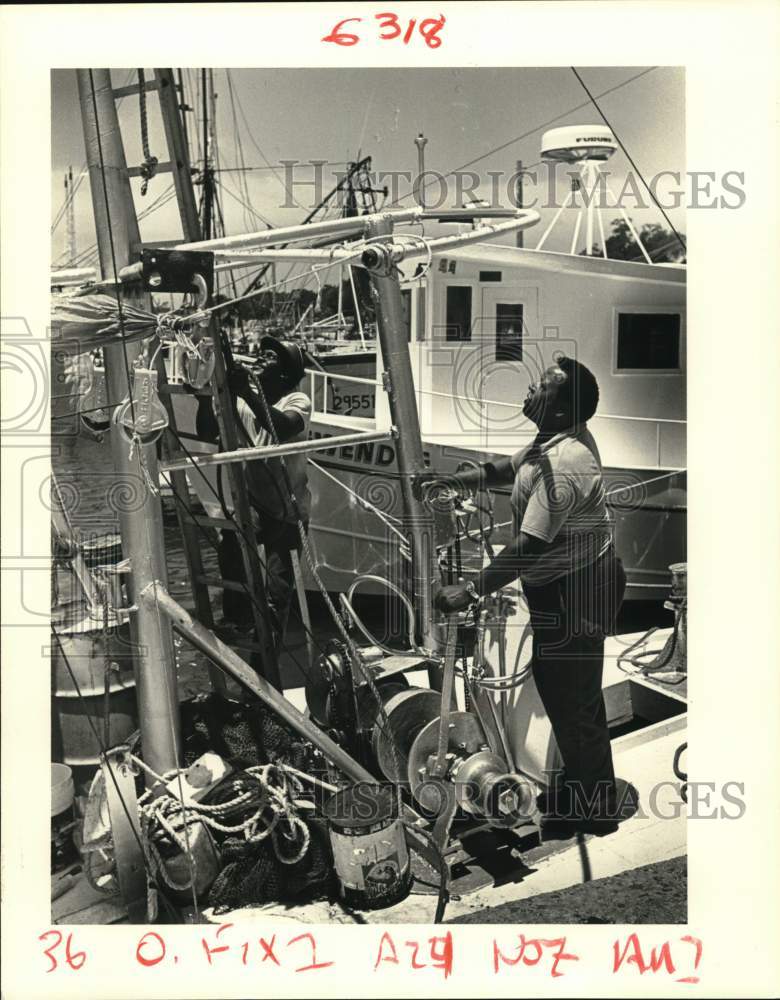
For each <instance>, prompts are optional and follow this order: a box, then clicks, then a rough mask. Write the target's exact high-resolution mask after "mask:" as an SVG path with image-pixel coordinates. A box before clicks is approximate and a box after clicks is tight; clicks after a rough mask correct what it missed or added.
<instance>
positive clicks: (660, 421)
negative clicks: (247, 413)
mask: <svg viewBox="0 0 780 1000" xmlns="http://www.w3.org/2000/svg"><path fill="white" fill-rule="evenodd" d="M306 374H307V375H309V376H310V377H311V382H310V385H311V398H312V404H313V405H314V400H315V386H316V381H315V379H316V378H320V379H321V380H322V387H323V389H322V400H321V407H320V408H319V409H317V408H314V409H313V412H314V413H321V414H323V415H327V414H328V412H329V411H328V408H327V407H328V385H329V379H331V378H337V379H338V380H339V381H340V382H353V383H355V384H356V385H370V386H372V387H373V388H375V389H382V388H383V386H382V383H381V382H378V381H377V380H376V379H373V378H361V377H360V376H357V375H341V374H337V373H335V372H326V371H320V370H318V369H315V368H307V369H306ZM416 392H417V393H419V394H421V395H423V396H434V397H439V398H442V399H449V400H453V401H455V402H459V403H468V404H469V405H474V404H477V405H478V406H479V407H481V408H483V409H484V408H486V407H488V406H501V407H505V408H509V409H513V410H522V408H523V404H522V403H508V402H506V401H504V400H500V399H484V398H480V399H477V398H476V397H473V396H461V395H458V394H457V393H453V392H439V391H437V390H435V389H419V388H416ZM358 416H359V414H358ZM365 419H366V420H373V417H368V416H367V417H366V418H365ZM592 419H593V420H614V421H628V422H631V423H650V424H655V452H656V464H657V465H658V467H659V468H660V467H661V451H662V431H663V428H664V427H665V426H677V427H685V425H686V424H687V420H681V419H677V418H673V417H639V416H632V415H630V414H625V413H596V414H595V415H594V416H593V418H592Z"/></svg>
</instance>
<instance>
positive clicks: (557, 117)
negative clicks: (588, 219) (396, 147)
mask: <svg viewBox="0 0 780 1000" xmlns="http://www.w3.org/2000/svg"><path fill="white" fill-rule="evenodd" d="M656 69H658V67H657V66H650V67H648V68H647V69H643V70H642V71H641V72H640V73H635V74H634V75H633V76H630V77H629V78H628V79H627V80H623V81H622V82H621V83H617V84H615V86H614V87H609V88H607V90H603V91H602V92H601V93H600V94H598V95H597V96H598V97H600V98H601V97H606V96H607V94H612V93H614V92H615V91H616V90H620V88H621V87H626V86H628V84H629V83H633V82H634V81H635V80H639V79H640V78H641V77H643V76H647V74H648V73H652V72H654V71H655V70H656ZM589 104H590V101H583V103H582V104H576V105H575V106H574V107H573V108H568V109H567V110H566V111H563V112H561V114H559V115H555V117H554V118H550V119H548V120H547V121H546V122H542V123H541V124H540V125H535V126H534V127H533V128H531V129H528V131H527V132H521V134H520V135H516V136H514V138H512V139H508V140H507V141H506V142H503V143H501V145H499V146H494V147H493V149H489V150H488V151H487V152H486V153H480V154H479V156H475V157H474V159H473V160H469V161H468V162H467V163H461V164H460V166H458V167H454V168H453V169H452V170H450V171H449V172H448V173H446V174H444V175H443V176H444V177H452V176H453V174H456V173H457V172H458V171H459V170H465V169H466V168H467V167H473V166H474V164H475V163H479V161H480V160H484V159H486V158H487V157H488V156H493V154H494V153H500V152H501V151H502V150H504V149H507V148H508V147H509V146H512V145H514V143H516V142H520V141H521V140H522V139H527V138H528V137H529V136H531V135H533V134H534V133H535V132H540V131H541V130H542V129H543V128H547V126H548V125H554V124H555V122H557V121H560V120H561V118H566V117H568V116H569V115H571V114H574V112H575V111H581V110H582V109H583V108H587V107H588V106H589ZM539 162H541V161H539ZM538 165H539V164H538V163H536V164H534V166H538ZM526 169H529V170H530V169H531V168H530V167H528V168H526ZM435 181H436V178H434V179H433V180H431V181H428V182H425V181H424V182H423V184H422V190H423V191H424V190H425V188H426V187H427V186H429V185H430V184H433V183H435ZM413 194H414V192H413V191H409V192H408V193H407V194H404V195H400V196H399V197H398V198H396V199H395V201H393V202H391V203H390V205H388V206H387V207H388V208H392V207H393V206H394V205H398V204H400V203H401V202H402V201H406V200H407V199H408V198H411V197H412V195H413Z"/></svg>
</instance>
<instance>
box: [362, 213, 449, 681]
mask: <svg viewBox="0 0 780 1000" xmlns="http://www.w3.org/2000/svg"><path fill="white" fill-rule="evenodd" d="M369 234H370V236H371V237H372V238H373V239H374V240H375V241H376V245H379V240H380V238H381V237H387V238H388V242H389V241H391V240H392V234H393V224H392V222H391V221H390V220H389V219H384V220H382V221H381V222H377V223H372V225H371V226H370V229H369ZM370 274H371V295H372V298H373V300H374V305H375V310H376V315H377V319H378V332H379V342H380V345H381V348H382V360H383V363H384V367H385V375H386V377H387V383H388V384H387V394H388V401H389V404H390V418H391V420H392V422H393V425H394V426H395V427H396V428H397V429H398V446H397V454H398V471H399V473H400V478H401V490H402V494H403V502H404V514H405V518H404V520H405V524H404V528H405V533H406V535H407V537H408V538H409V544H410V548H411V553H412V602H413V604H414V610H415V632H416V636H415V638H416V640H417V643H418V645H419V646H421V647H422V648H423V649H425V650H429V651H433V650H434V648H435V646H436V637H435V632H434V627H433V595H432V589H433V582H434V578H435V577H434V566H435V560H436V546H435V538H434V521H433V516H432V514H431V513H430V511H428V510H427V509H426V507H425V506H424V505H423V503H422V502H421V501H420V500H419V499H418V498H417V497H416V496H415V494H414V491H413V489H412V482H413V479H414V477H415V475H417V474H419V473H421V472H424V471H425V458H424V456H423V447H422V437H421V434H420V419H419V415H418V413H417V398H416V395H415V389H414V377H413V374H412V365H411V361H410V359H409V346H408V344H407V341H406V329H405V324H404V313H403V301H402V299H401V286H400V284H399V282H398V278H397V276H396V274H395V270H394V269H392V268H389V267H388V268H381V269H378V270H376V271H371V272H370ZM429 673H430V682H431V685H432V686H434V687H440V686H441V683H440V678H439V671H438V669H437V668H436V667H434V668H432V669H431V671H429Z"/></svg>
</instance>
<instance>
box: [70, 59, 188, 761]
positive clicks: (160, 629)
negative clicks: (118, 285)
mask: <svg viewBox="0 0 780 1000" xmlns="http://www.w3.org/2000/svg"><path fill="white" fill-rule="evenodd" d="M77 77H78V89H79V100H80V104H81V117H82V123H83V128H84V142H85V146H86V151H87V163H88V167H89V180H90V186H91V189H92V205H93V209H94V214H95V228H96V233H97V239H98V251H99V254H100V267H101V271H102V273H103V275H104V276H105V277H111V278H113V277H114V273H113V269H114V265H116V267H117V269H119V268H121V267H123V266H125V265H127V264H128V263H129V260H130V252H131V247H133V246H135V245H137V244H139V243H140V240H141V237H140V233H139V230H138V221H137V219H136V215H135V209H134V206H133V195H132V191H131V189H130V181H129V179H128V175H127V161H126V160H125V151H124V147H123V145H122V138H121V133H120V131H119V122H118V120H117V114H116V105H115V103H114V95H113V92H112V90H111V73H110V71H109V70H107V69H98V70H78V71H77ZM93 88H94V94H93ZM101 160H102V167H101ZM104 179H105V184H104ZM123 296H124V298H125V299H126V300H127V301H128V302H132V303H133V304H134V305H141V306H142V307H145V308H147V309H149V296H148V295H143V296H142V297H139V296H138V295H134V294H133V293H132V292H130V291H127V292H123ZM103 351H104V358H105V366H106V383H107V386H108V396H109V399H123V398H125V396H127V394H128V378H127V372H128V371H131V370H132V365H133V361H134V360H135V359H136V358H137V357H138V356H139V355H140V354H141V351H142V344H141V343H140V342H139V341H133V342H125V343H118V344H117V343H115V344H110V345H106V347H104V349H103ZM111 452H112V455H113V459H114V468H115V470H116V474H117V477H118V481H119V482H120V483H125V484H126V487H127V489H128V490H129V491H130V492H131V493H132V494H133V502H132V503H130V504H123V505H122V506H123V509H122V510H121V511H120V513H119V522H120V533H121V537H122V551H123V555H124V556H125V558H126V559H129V560H130V570H131V576H130V583H131V589H132V594H131V595H130V596H131V603H132V601H133V600H134V598H135V595H137V594H139V593H140V592H141V591H142V590H143V589H144V587H146V586H147V585H148V583H149V582H150V581H152V580H160V581H163V582H165V581H166V580H167V569H166V563H165V540H164V536H163V522H162V505H161V503H160V498H159V497H158V496H155V495H154V494H153V493H152V492H151V490H149V488H148V486H147V482H146V476H145V474H144V470H143V468H142V465H141V462H143V463H144V465H145V467H146V470H147V472H148V474H149V477H150V479H151V481H152V482H157V479H158V468H157V450H156V445H154V444H149V445H139V446H137V447H136V448H135V454H134V457H133V458H132V459H131V458H130V447H129V445H128V442H127V440H126V439H125V438H124V437H123V435H122V434H121V432H120V429H119V427H118V426H117V425H116V424H114V423H113V422H112V424H111ZM130 626H131V632H132V637H133V643H134V646H135V650H134V653H135V655H134V657H133V660H134V665H135V676H136V693H137V699H138V716H139V721H140V725H141V738H142V741H143V746H144V755H145V757H146V761H147V763H148V764H149V766H150V767H152V768H153V769H154V770H155V771H156V772H157V773H158V774H161V773H163V772H165V771H168V770H171V768H174V767H176V766H177V764H178V756H179V746H180V733H179V714H178V705H179V700H178V693H177V688H176V667H175V658H174V649H173V635H172V632H171V627H170V624H169V622H168V621H167V620H165V619H162V618H161V617H160V616H159V615H158V614H157V611H156V609H155V608H153V607H150V606H148V605H146V604H143V605H139V606H138V608H137V610H135V611H134V613H133V614H131V616H130Z"/></svg>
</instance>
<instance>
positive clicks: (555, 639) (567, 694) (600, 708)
mask: <svg viewBox="0 0 780 1000" xmlns="http://www.w3.org/2000/svg"><path fill="white" fill-rule="evenodd" d="M625 586H626V575H625V571H624V570H623V564H622V563H621V561H620V559H619V558H618V557H617V556H616V555H615V552H614V549H612V548H611V547H610V549H609V550H608V551H607V552H606V553H605V554H604V555H603V556H602V557H601V558H600V559H599V560H597V561H596V562H595V563H592V564H591V565H589V566H586V567H584V569H582V570H580V571H578V572H576V573H573V574H570V575H569V576H564V577H561V578H559V579H557V580H554V581H552V582H551V583H548V584H544V585H541V586H529V585H525V584H524V586H523V591H524V593H525V596H526V599H527V601H528V607H529V611H530V614H531V625H532V628H533V660H532V663H533V668H532V669H533V676H534V680H535V682H536V687H537V690H538V691H539V696H540V698H541V700H542V704H543V705H544V708H545V711H546V712H547V715H548V717H549V719H550V722H551V724H552V728H553V732H554V734H555V739H556V742H557V744H558V749H559V750H560V753H561V757H562V759H563V768H564V775H565V780H566V785H567V787H568V789H569V790H570V791H571V790H574V791H575V793H576V796H577V798H578V799H580V801H581V802H583V803H587V802H589V801H590V802H594V801H595V800H596V799H597V801H598V803H599V804H601V803H603V802H604V801H605V800H604V798H603V794H604V792H606V793H607V794H608V795H609V794H612V795H614V788H615V771H614V767H613V763H612V749H611V746H610V742H609V731H608V728H607V716H606V709H605V707H604V698H603V695H602V692H601V682H602V673H603V667H604V636H605V635H609V634H610V633H611V632H612V631H613V630H614V624H615V618H616V617H617V613H618V611H619V609H620V605H621V603H622V601H623V594H624V593H625ZM575 801H576V800H575Z"/></svg>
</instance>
